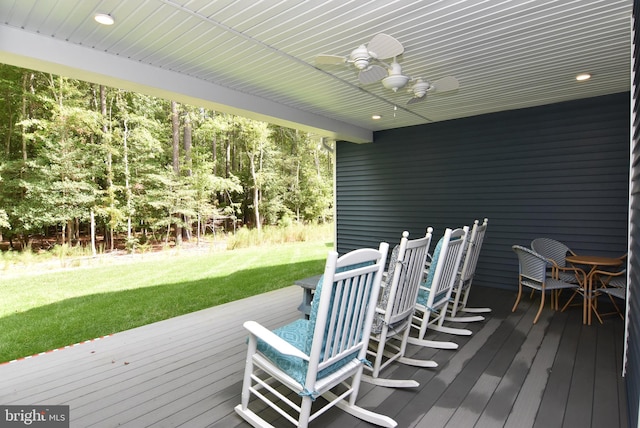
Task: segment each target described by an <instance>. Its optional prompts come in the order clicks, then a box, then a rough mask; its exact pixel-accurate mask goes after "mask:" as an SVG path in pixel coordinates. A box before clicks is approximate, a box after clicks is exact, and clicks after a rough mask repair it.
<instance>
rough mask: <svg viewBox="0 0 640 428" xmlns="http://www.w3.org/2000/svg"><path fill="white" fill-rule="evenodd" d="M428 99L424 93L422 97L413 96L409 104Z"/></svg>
mask: <svg viewBox="0 0 640 428" xmlns="http://www.w3.org/2000/svg"><path fill="white" fill-rule="evenodd" d="M426 99H427V96H426V95H424V96H422V97H413V98H411V99H410V100H409V101H407V104H415V103H419V102H421V101H425V100H426Z"/></svg>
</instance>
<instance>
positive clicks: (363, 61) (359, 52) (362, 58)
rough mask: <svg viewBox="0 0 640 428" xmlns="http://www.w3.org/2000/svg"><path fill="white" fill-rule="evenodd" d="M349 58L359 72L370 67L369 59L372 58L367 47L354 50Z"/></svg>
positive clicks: (363, 46)
mask: <svg viewBox="0 0 640 428" xmlns="http://www.w3.org/2000/svg"><path fill="white" fill-rule="evenodd" d="M349 57H350V58H351V61H352V62H353V65H355V66H356V68H357V69H358V70H364V69H366V68H367V67H369V58H371V56H370V55H369V50H368V49H367V47H366V46H365V45H360V46H359V47H358V48H356V49H354V50H353V52H351V55H349Z"/></svg>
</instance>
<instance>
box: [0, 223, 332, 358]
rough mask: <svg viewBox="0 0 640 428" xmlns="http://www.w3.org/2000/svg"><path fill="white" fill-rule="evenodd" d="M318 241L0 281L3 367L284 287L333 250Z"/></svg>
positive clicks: (29, 273) (134, 260)
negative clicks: (45, 353) (76, 344)
mask: <svg viewBox="0 0 640 428" xmlns="http://www.w3.org/2000/svg"><path fill="white" fill-rule="evenodd" d="M263 232H266V231H263ZM243 233H244V232H243ZM269 233H271V232H269ZM249 235H251V234H249ZM275 235H276V234H275V232H274V236H275ZM287 235H288V234H287ZM323 238H325V239H320V238H317V239H314V240H308V241H306V242H292V243H269V244H267V243H265V242H260V245H257V246H252V247H247V248H240V249H236V250H234V251H205V252H199V251H198V252H191V251H177V252H176V251H173V252H164V253H160V254H153V255H151V254H144V255H129V256H124V257H125V258H124V259H123V260H124V261H127V262H126V263H117V264H110V265H99V266H93V267H85V268H80V269H70V270H65V271H56V272H44V273H39V274H37V273H33V270H31V269H29V268H28V267H27V268H25V269H24V270H25V272H24V273H23V274H22V275H14V274H12V275H5V276H4V277H3V276H0V293H2V296H3V298H2V299H1V300H0V362H3V361H9V360H12V359H16V358H20V357H24V356H28V355H33V354H36V353H39V352H44V351H47V350H51V349H57V348H59V347H63V346H66V345H70V344H73V343H77V342H81V341H84V340H89V339H93V338H96V337H101V336H105V335H109V334H113V333H116V332H119V331H123V330H127V329H130V328H134V327H138V326H141V325H145V324H148V323H152V322H155V321H160V320H163V319H167V318H171V317H175V316H178V315H182V314H185V313H188V312H193V311H197V310H200V309H204V308H208V307H211V306H215V305H219V304H222V303H226V302H230V301H233V300H237V299H242V298H244V297H248V296H252V295H255V294H260V293H264V292H266V291H270V290H274V289H277V288H281V287H286V286H289V285H291V284H293V282H294V281H295V280H296V279H299V278H304V277H307V276H311V275H316V274H318V273H321V272H322V269H323V266H324V261H325V259H326V255H327V252H328V251H329V250H330V249H331V248H332V247H333V245H332V243H331V241H330V240H327V239H326V234H325V236H323ZM273 239H276V238H275V237H274V238H273ZM277 239H278V240H280V241H282V240H286V239H288V238H283V237H280V238H277ZM238 242H242V243H243V244H242V245H245V243H246V242H250V241H245V240H244V239H239V240H238ZM292 310H295V308H292Z"/></svg>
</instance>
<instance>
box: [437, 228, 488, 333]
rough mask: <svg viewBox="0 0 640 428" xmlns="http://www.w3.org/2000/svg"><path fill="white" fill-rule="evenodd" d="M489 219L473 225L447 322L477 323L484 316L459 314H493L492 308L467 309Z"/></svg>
mask: <svg viewBox="0 0 640 428" xmlns="http://www.w3.org/2000/svg"><path fill="white" fill-rule="evenodd" d="M488 222H489V219H487V218H485V219H484V222H483V223H482V224H479V223H480V222H479V221H478V220H476V221H475V222H474V223H473V228H472V229H471V233H469V235H468V237H469V239H467V246H466V248H465V250H464V252H463V260H462V262H461V263H462V270H461V271H460V275H459V278H458V279H456V284H455V286H454V288H453V292H452V293H451V298H452V300H451V304H450V308H449V315H448V316H446V317H445V319H446V320H447V321H452V322H476V321H482V320H484V317H483V316H482V315H476V316H458V313H459V312H465V313H469V314H482V313H488V312H491V308H469V307H467V300H468V299H469V291H470V290H471V283H472V282H473V277H474V276H475V273H476V266H477V265H478V257H480V249H481V248H482V243H483V241H484V235H485V233H486V231H487V223H488Z"/></svg>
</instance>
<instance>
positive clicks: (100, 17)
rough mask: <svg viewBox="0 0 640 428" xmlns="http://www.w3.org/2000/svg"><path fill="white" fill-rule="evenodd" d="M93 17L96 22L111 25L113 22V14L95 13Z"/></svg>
mask: <svg viewBox="0 0 640 428" xmlns="http://www.w3.org/2000/svg"><path fill="white" fill-rule="evenodd" d="M93 19H95V20H96V22H97V23H99V24H102V25H113V23H114V22H115V21H114V20H113V16H111V15H109V14H107V13H96V14H95V15H94V16H93Z"/></svg>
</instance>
